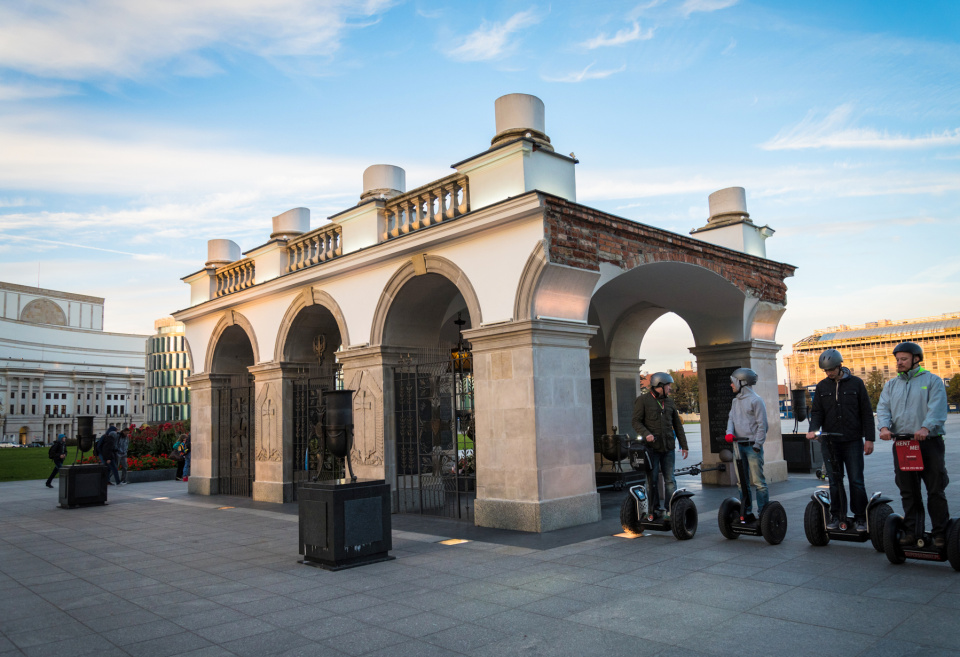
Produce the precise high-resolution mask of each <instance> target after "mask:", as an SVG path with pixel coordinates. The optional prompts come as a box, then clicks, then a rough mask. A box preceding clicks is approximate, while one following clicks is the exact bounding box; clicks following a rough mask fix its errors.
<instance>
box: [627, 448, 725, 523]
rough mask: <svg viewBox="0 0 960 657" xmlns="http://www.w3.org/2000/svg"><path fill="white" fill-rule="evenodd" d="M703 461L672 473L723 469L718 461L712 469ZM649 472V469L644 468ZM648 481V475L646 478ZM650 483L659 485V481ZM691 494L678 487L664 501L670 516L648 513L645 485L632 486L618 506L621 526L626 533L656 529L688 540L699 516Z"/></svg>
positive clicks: (685, 473)
mask: <svg viewBox="0 0 960 657" xmlns="http://www.w3.org/2000/svg"><path fill="white" fill-rule="evenodd" d="M702 465H703V462H702V461H701V462H700V463H697V464H696V465H691V466H688V467H686V468H680V469H679V470H674V472H673V474H674V476H677V475H693V476H696V475H698V474H700V473H701V472H711V471H713V470H725V469H726V465H725V464H723V463H721V464H719V465H718V466H717V467H715V468H706V469H704V468H702V467H701V466H702ZM647 472H648V473H649V470H648V471H647ZM647 481H648V483H649V477H648V478H647ZM653 485H655V486H657V485H659V482H657V483H654V484H653ZM692 497H693V493H691V492H690V491H688V490H687V489H686V488H678V489H677V490H675V491H674V492H673V495H671V496H670V499H669V500H668V501H667V508H668V509H670V517H669V518H668V517H666V516H654V515H652V514H651V513H650V509H649V508H648V506H647V502H648V500H649V498H648V496H647V488H646V486H645V485H644V484H637V485H636V486H631V487H630V489H629V492H628V493H627V496H626V497H625V498H624V500H623V503H622V504H621V505H620V525H621V526H622V527H623V531H624V532H626V533H628V534H636V535H638V536H639V535H642V534H643V532H644V530H647V529H649V530H652V531H658V532H669V531H672V532H673V535H674V537H676V538H677V540H680V541H687V540H690V539H691V538H693V535H694V534H696V533H697V524H698V522H699V516H698V515H697V505H696V504H694V503H693V500H692V499H691V498H692Z"/></svg>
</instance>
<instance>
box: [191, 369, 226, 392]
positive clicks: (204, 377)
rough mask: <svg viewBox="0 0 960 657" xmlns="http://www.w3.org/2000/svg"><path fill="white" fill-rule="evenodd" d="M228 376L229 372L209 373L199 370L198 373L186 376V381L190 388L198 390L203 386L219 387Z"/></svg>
mask: <svg viewBox="0 0 960 657" xmlns="http://www.w3.org/2000/svg"><path fill="white" fill-rule="evenodd" d="M230 376H231V375H230V374H211V373H210V372H201V373H200V374H193V375H191V376H188V377H187V378H186V381H187V385H188V386H190V389H191V390H199V389H204V388H213V387H219V386H221V385H223V384H224V383H225V382H227V381H229V380H230Z"/></svg>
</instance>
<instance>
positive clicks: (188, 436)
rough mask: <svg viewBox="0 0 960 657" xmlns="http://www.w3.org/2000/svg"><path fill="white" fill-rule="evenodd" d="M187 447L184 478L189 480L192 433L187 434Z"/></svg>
mask: <svg viewBox="0 0 960 657" xmlns="http://www.w3.org/2000/svg"><path fill="white" fill-rule="evenodd" d="M184 444H185V445H186V449H185V450H184V452H183V480H184V481H187V480H188V479H189V477H190V434H189V433H188V434H187V438H186V442H185V443H184Z"/></svg>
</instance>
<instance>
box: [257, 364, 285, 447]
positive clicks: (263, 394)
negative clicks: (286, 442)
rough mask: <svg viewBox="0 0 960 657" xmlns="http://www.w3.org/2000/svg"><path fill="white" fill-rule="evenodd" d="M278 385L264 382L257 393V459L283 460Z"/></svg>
mask: <svg viewBox="0 0 960 657" xmlns="http://www.w3.org/2000/svg"><path fill="white" fill-rule="evenodd" d="M279 411H280V386H279V385H277V384H275V383H272V382H269V381H268V382H266V383H264V384H263V387H262V388H261V389H260V394H259V395H257V406H256V422H257V429H256V437H257V450H256V459H257V460H258V461H275V462H280V461H282V460H283V444H282V436H281V435H280V413H279Z"/></svg>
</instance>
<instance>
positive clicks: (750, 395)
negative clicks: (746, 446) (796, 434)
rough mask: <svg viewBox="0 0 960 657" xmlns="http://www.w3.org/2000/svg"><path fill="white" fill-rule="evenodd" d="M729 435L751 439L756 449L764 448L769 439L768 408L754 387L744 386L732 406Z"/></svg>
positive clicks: (728, 426)
mask: <svg viewBox="0 0 960 657" xmlns="http://www.w3.org/2000/svg"><path fill="white" fill-rule="evenodd" d="M727 433H732V434H733V435H734V436H736V437H737V438H749V439H750V442H751V443H752V444H753V446H754V447H763V442H764V441H765V440H766V439H767V407H766V405H765V404H764V403H763V400H762V399H760V395H758V394H757V393H756V392H754V391H753V386H743V388H741V389H740V392H738V393H737V396H736V397H734V398H733V405H732V406H730V417H729V418H727Z"/></svg>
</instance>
